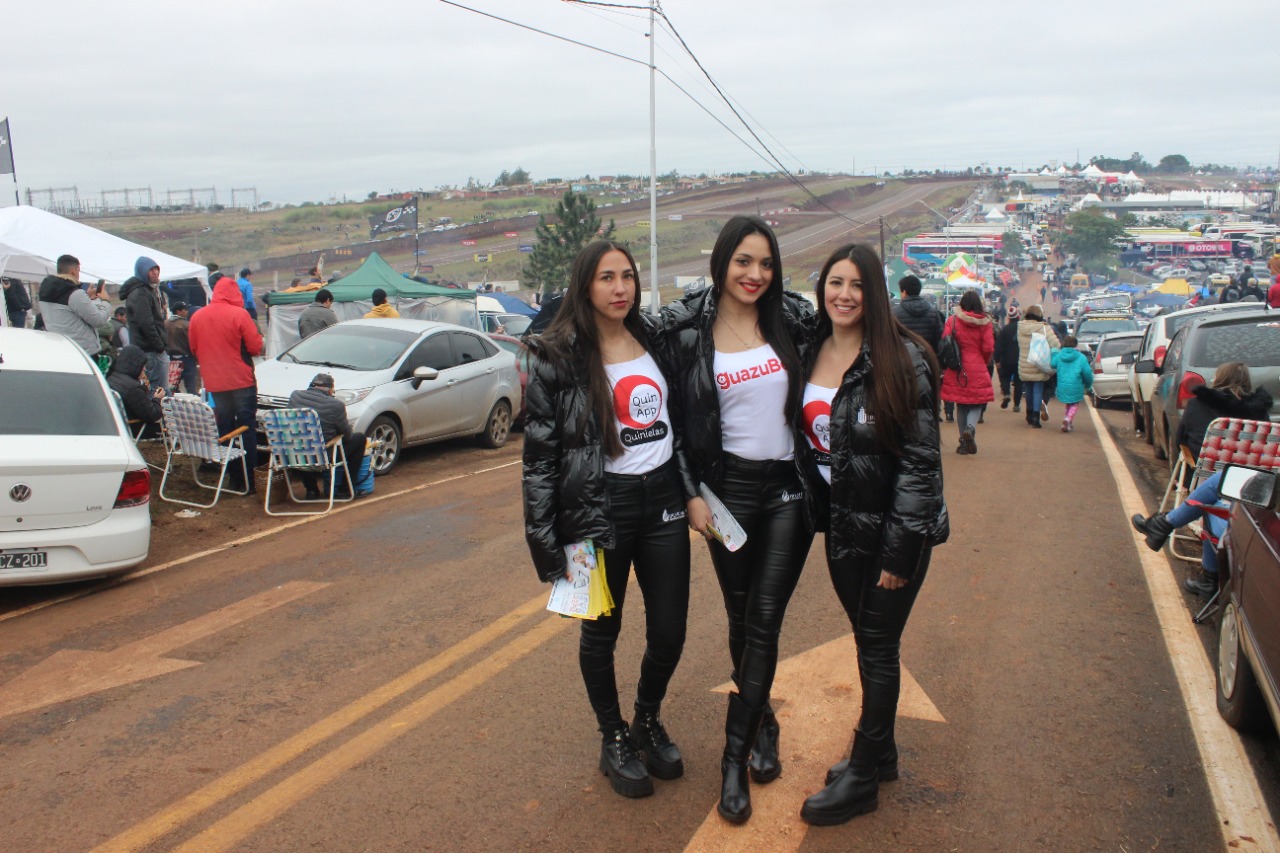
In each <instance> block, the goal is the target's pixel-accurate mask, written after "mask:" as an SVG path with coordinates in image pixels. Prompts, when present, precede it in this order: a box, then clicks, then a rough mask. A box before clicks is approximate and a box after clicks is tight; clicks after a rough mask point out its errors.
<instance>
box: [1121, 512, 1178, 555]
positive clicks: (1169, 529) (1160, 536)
mask: <svg viewBox="0 0 1280 853" xmlns="http://www.w3.org/2000/svg"><path fill="white" fill-rule="evenodd" d="M1129 522H1130V523H1131V524H1132V525H1133V529H1134V530H1136V531H1138V532H1139V533H1141V534H1142V535H1143V536H1145V537H1147V547H1148V548H1150V549H1151V550H1152V551H1159V550H1160V549H1161V548H1163V547H1164V544H1165V543H1166V542H1168V541H1169V537H1170V536H1172V535H1173V525H1172V524H1170V523H1169V522H1168V520H1167V519H1166V518H1165V517H1164V513H1163V512H1158V513H1156V514H1155V515H1153V516H1150V517H1149V518H1143V517H1142V516H1140V515H1135V516H1131V517H1130V518H1129Z"/></svg>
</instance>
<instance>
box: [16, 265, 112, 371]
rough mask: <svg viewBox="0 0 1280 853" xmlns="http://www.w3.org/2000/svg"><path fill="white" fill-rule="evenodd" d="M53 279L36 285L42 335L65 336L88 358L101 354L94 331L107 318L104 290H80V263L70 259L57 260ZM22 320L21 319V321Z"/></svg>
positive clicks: (108, 310)
mask: <svg viewBox="0 0 1280 853" xmlns="http://www.w3.org/2000/svg"><path fill="white" fill-rule="evenodd" d="M57 269H58V272H57V274H56V275H51V276H46V277H45V279H44V281H42V282H40V293H39V302H40V316H41V317H42V318H43V319H44V329H45V331H46V332H56V333H58V334H60V335H66V336H67V337H69V338H71V340H73V341H75V342H76V343H77V344H79V345H80V347H81V348H82V349H83V350H84V351H85V352H87V353H88V354H89V355H91V356H94V355H97V354H98V353H99V352H101V351H102V342H101V341H100V340H99V339H98V328H99V327H100V326H103V325H104V324H105V323H106V322H107V320H108V318H110V317H111V304H110V303H109V302H107V290H106V287H105V286H103V285H101V284H99V285H98V286H97V287H96V288H95V289H93V290H92V291H85V290H81V289H80V261H79V260H77V259H76V258H74V257H72V256H71V255H63V256H62V257H60V258H58V266H57ZM24 320H25V318H24Z"/></svg>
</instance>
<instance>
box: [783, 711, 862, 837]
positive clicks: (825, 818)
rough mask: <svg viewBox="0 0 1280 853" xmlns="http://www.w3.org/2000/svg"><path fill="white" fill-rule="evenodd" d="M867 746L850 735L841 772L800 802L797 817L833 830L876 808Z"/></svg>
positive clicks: (859, 735) (859, 739)
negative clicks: (849, 747)
mask: <svg viewBox="0 0 1280 853" xmlns="http://www.w3.org/2000/svg"><path fill="white" fill-rule="evenodd" d="M871 748H872V747H871V743H870V741H868V740H867V739H866V738H865V737H864V736H863V734H862V733H861V732H858V733H856V734H855V735H854V739H853V755H852V756H851V757H850V759H849V765H848V767H846V768H845V771H844V772H843V773H841V774H840V775H839V776H837V777H836V779H835V781H833V782H832V783H831V784H829V785H827V787H825V788H823V789H822V790H821V791H819V792H818V793H816V794H814V795H813V796H812V797H809V798H808V799H807V800H805V801H804V806H803V807H802V808H801V809H800V817H801V818H803V819H804V821H805V822H806V823H808V824H810V825H812V826H836V825H837V824H841V823H847V822H848V821H850V820H852V819H853V818H854V817H856V816H858V815H860V814H867V813H868V812H873V811H875V810H876V809H877V808H878V807H879V805H880V799H879V793H880V780H879V777H878V770H877V767H876V762H875V761H874V759H873V757H872V756H871V755H870V752H871Z"/></svg>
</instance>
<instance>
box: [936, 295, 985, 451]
mask: <svg viewBox="0 0 1280 853" xmlns="http://www.w3.org/2000/svg"><path fill="white" fill-rule="evenodd" d="M953 331H954V332H955V336H956V342H957V343H958V344H960V369H959V370H944V371H943V372H942V399H943V400H945V401H947V402H950V403H955V404H956V426H958V427H959V428H960V445H959V446H958V447H957V448H956V453H961V454H970V453H977V452H978V443H977V440H976V438H975V435H976V433H977V431H978V419H979V418H981V417H982V408H983V406H985V405H986V404H987V403H990V402H991V401H992V400H994V399H995V398H996V397H995V390H994V388H993V387H992V384H991V357H992V355H993V354H994V353H995V348H996V341H995V332H994V331H993V330H992V328H991V318H990V317H988V316H987V314H986V312H985V311H984V310H983V309H982V297H981V296H979V295H978V292H977V291H976V290H967V291H965V293H964V295H963V296H961V297H960V305H959V306H958V307H957V308H956V309H955V312H954V313H953V314H952V315H951V316H950V317H948V318H947V323H946V326H944V327H943V330H942V334H943V335H944V336H946V335H949V334H951V333H952V332H953Z"/></svg>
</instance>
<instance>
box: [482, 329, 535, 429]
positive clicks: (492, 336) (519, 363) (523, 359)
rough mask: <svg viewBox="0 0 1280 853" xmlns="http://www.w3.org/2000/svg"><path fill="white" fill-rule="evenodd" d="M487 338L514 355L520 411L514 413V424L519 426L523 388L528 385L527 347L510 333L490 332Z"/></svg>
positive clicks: (523, 401) (521, 413)
mask: <svg viewBox="0 0 1280 853" xmlns="http://www.w3.org/2000/svg"><path fill="white" fill-rule="evenodd" d="M489 340H491V341H493V342H494V343H495V344H497V345H498V346H499V347H501V348H502V349H504V350H506V351H507V352H509V353H511V354H512V355H514V356H515V357H516V370H518V371H519V372H520V413H519V414H518V415H516V419H515V425H516V426H520V425H522V424H523V423H524V413H525V390H526V389H528V387H529V348H528V347H527V346H525V345H524V341H522V340H520V339H519V338H513V337H512V336H511V335H499V334H497V333H496V332H490V333H489Z"/></svg>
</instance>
